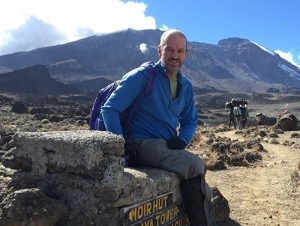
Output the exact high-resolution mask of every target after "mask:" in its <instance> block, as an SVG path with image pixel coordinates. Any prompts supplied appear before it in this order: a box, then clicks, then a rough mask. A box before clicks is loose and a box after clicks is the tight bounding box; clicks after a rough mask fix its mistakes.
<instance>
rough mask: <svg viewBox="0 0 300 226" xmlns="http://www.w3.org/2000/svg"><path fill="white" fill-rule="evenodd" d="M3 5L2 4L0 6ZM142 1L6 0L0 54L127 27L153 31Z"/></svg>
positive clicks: (0, 24)
mask: <svg viewBox="0 0 300 226" xmlns="http://www.w3.org/2000/svg"><path fill="white" fill-rule="evenodd" d="M4 2H5V3H4ZM146 7H147V6H146V5H145V4H144V3H142V2H134V1H128V2H123V1H121V0H76V1H74V0H64V1H61V0H47V1H46V0H44V1H41V0H26V1H19V0H10V1H3V2H2V3H1V7H0V55H3V54H7V53H12V52H16V51H27V50H31V49H34V48H38V47H42V46H47V45H54V44H61V43H64V42H69V41H74V40H77V39H80V38H84V37H87V36H91V35H93V34H106V33H110V32H114V31H120V30H124V29H127V28H131V29H135V30H142V29H156V21H155V19H154V18H153V17H151V16H146V15H145V10H146Z"/></svg>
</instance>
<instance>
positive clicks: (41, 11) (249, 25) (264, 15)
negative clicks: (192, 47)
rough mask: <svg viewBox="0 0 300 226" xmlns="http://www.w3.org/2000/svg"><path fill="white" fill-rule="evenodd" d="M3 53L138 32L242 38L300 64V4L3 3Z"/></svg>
mask: <svg viewBox="0 0 300 226" xmlns="http://www.w3.org/2000/svg"><path fill="white" fill-rule="evenodd" d="M0 1H1V8H0V55H4V54H9V53H13V52H18V51H29V50H32V49H35V48H39V47H44V46H52V45H57V44H63V43H66V42H70V41H74V40H78V39H80V38H85V37H88V36H91V35H94V34H97V35H101V34H107V33H110V32H114V31H119V30H124V29H128V28H132V29H137V30H141V29H157V28H159V29H162V28H163V29H167V28H177V29H180V30H182V31H183V32H184V33H185V34H186V35H187V38H188V40H189V41H197V42H204V43H209V44H217V43H218V41H219V40H221V39H224V38H229V37H240V38H245V39H249V40H251V41H254V42H256V43H258V44H260V45H262V46H264V47H266V48H268V49H270V50H272V51H276V52H277V53H279V54H280V55H281V56H282V57H284V58H285V59H287V60H289V61H291V62H293V63H294V64H297V65H298V66H300V19H299V9H300V0H132V1H126V0H123V1H122V0H26V1H22V0H10V1H6V0H0Z"/></svg>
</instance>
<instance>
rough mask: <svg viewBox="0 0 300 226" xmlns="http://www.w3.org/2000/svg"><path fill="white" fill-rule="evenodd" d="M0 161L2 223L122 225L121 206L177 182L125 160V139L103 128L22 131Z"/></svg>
mask: <svg viewBox="0 0 300 226" xmlns="http://www.w3.org/2000/svg"><path fill="white" fill-rule="evenodd" d="M9 148H10V149H9V150H8V151H7V152H6V153H5V154H4V155H3V156H2V162H1V163H0V185H1V187H0V198H1V200H3V201H2V202H1V203H0V209H1V211H0V225H43V226H47V225H101V226H102V225H103V226H104V225H110V226H113V225H122V222H123V219H122V217H123V216H122V208H121V207H124V206H129V205H133V204H135V203H139V202H142V201H145V200H147V199H150V198H154V197H156V196H158V195H161V194H164V193H167V192H170V191H171V192H173V193H174V195H173V199H174V200H173V201H174V202H178V201H179V200H180V195H179V181H178V178H177V177H176V176H175V175H174V174H172V173H168V172H165V171H161V170H155V169H139V170H135V169H130V168H125V169H124V167H123V166H122V164H121V156H122V155H123V153H124V140H123V138H122V137H120V136H116V135H114V134H111V133H109V132H102V131H56V132H19V133H16V134H15V135H14V136H13V138H12V140H11V141H10V143H9Z"/></svg>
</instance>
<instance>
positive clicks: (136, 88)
mask: <svg viewBox="0 0 300 226" xmlns="http://www.w3.org/2000/svg"><path fill="white" fill-rule="evenodd" d="M145 82H146V77H145V75H144V73H142V72H141V71H139V70H137V69H134V70H132V71H130V72H128V73H127V74H126V75H124V77H123V78H122V79H121V82H120V84H119V85H118V87H117V89H116V90H115V91H114V92H113V93H112V94H111V96H110V97H109V98H108V100H107V101H106V103H105V104H104V105H103V107H102V108H101V114H102V118H103V121H104V124H105V127H106V130H107V131H110V132H112V133H114V134H117V135H122V136H123V131H122V127H121V122H120V113H121V112H123V111H124V110H125V109H126V108H127V107H128V106H130V104H132V103H133V102H134V100H135V99H136V97H137V96H138V95H139V93H140V92H141V90H142V88H143V86H144V85H145Z"/></svg>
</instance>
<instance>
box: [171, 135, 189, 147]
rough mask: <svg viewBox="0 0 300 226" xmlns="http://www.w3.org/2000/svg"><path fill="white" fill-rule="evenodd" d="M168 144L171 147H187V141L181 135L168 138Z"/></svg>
mask: <svg viewBox="0 0 300 226" xmlns="http://www.w3.org/2000/svg"><path fill="white" fill-rule="evenodd" d="M167 146H168V148H169V149H184V148H185V147H186V143H185V142H184V140H182V139H180V138H179V137H174V138H171V139H169V140H167Z"/></svg>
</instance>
